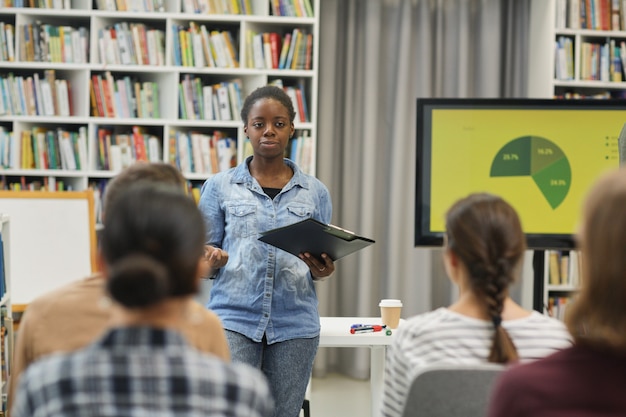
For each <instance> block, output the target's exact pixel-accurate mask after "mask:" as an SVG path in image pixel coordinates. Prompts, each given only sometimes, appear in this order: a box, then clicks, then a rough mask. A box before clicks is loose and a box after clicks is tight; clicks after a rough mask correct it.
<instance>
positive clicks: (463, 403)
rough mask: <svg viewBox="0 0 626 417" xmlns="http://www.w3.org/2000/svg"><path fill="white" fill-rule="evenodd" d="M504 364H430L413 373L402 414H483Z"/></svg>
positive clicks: (436, 416) (444, 416)
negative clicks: (415, 373) (414, 374)
mask: <svg viewBox="0 0 626 417" xmlns="http://www.w3.org/2000/svg"><path fill="white" fill-rule="evenodd" d="M504 369H505V366H504V365H500V364H493V363H486V364H479V365H430V366H427V367H424V369H422V370H420V372H419V373H418V374H417V375H416V376H415V378H414V379H413V382H412V384H411V388H410V390H409V394H408V397H407V402H406V406H405V408H404V413H403V417H418V416H419V417H482V416H484V415H485V414H486V413H487V406H488V404H489V395H490V393H491V387H492V385H493V383H494V382H495V380H496V377H497V376H498V374H500V372H502V371H503V370H504Z"/></svg>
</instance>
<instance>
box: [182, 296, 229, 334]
mask: <svg viewBox="0 0 626 417" xmlns="http://www.w3.org/2000/svg"><path fill="white" fill-rule="evenodd" d="M188 308H189V314H190V317H191V323H194V324H196V325H199V326H203V327H204V326H210V327H216V328H221V327H222V321H221V320H220V318H219V317H218V315H217V314H215V313H214V312H213V311H211V310H209V309H208V308H206V307H205V306H203V305H202V304H200V303H199V302H197V301H196V300H190V302H189V307H188Z"/></svg>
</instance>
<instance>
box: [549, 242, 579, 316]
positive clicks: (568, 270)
mask: <svg viewBox="0 0 626 417" xmlns="http://www.w3.org/2000/svg"><path fill="white" fill-rule="evenodd" d="M545 258H546V259H545V261H544V271H543V276H544V277H545V279H544V283H545V286H544V293H543V300H544V305H543V311H544V313H546V314H548V315H550V316H552V317H556V318H558V319H560V320H563V318H564V317H565V314H566V312H567V308H568V306H569V305H570V302H571V301H572V300H573V299H574V298H575V296H576V293H577V291H578V288H579V287H580V279H581V257H580V252H578V251H575V250H570V251H563V250H546V251H545Z"/></svg>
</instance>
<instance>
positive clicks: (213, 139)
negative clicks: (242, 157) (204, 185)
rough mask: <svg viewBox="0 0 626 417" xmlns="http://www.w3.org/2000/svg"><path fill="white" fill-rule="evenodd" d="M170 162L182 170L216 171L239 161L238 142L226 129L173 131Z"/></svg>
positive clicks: (170, 143)
mask: <svg viewBox="0 0 626 417" xmlns="http://www.w3.org/2000/svg"><path fill="white" fill-rule="evenodd" d="M169 148H170V149H169V162H170V163H171V164H172V165H176V166H177V167H178V169H179V170H180V171H181V172H183V173H196V174H215V173H217V172H220V171H226V170H228V169H230V168H232V167H234V166H235V165H236V164H237V142H236V140H235V139H233V138H230V137H227V136H226V134H225V133H224V132H220V131H215V132H214V133H213V134H206V133H202V132H193V131H191V132H183V131H172V132H170V137H169Z"/></svg>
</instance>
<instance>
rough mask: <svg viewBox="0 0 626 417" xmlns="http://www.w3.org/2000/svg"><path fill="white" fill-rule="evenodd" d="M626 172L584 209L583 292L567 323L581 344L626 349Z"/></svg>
mask: <svg viewBox="0 0 626 417" xmlns="http://www.w3.org/2000/svg"><path fill="white" fill-rule="evenodd" d="M625 208H626V168H622V169H619V170H616V171H613V172H611V173H608V174H606V175H605V176H604V177H602V178H601V179H600V180H599V181H598V182H597V183H596V184H595V185H594V186H593V187H592V189H591V191H590V192H589V194H588V195H587V198H586V200H585V203H584V205H583V213H582V219H583V220H582V225H581V229H580V234H579V236H578V242H579V246H580V250H581V252H582V287H581V291H580V294H579V295H578V297H577V298H576V299H575V301H574V302H573V304H572V306H571V307H570V310H569V312H568V313H569V314H568V315H567V316H566V322H567V325H568V328H569V330H570V332H571V333H572V334H573V335H574V339H575V340H576V342H577V343H585V344H590V345H594V346H596V347H598V348H605V349H607V348H608V349H613V350H617V351H620V352H622V353H623V352H624V351H625V349H626V257H625V256H624V254H623V251H624V248H626V210H625Z"/></svg>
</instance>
